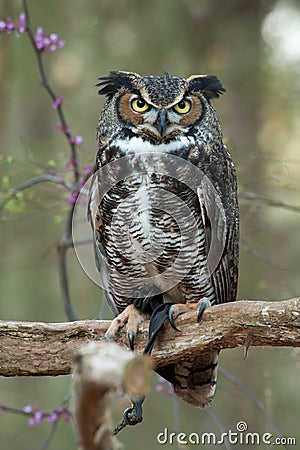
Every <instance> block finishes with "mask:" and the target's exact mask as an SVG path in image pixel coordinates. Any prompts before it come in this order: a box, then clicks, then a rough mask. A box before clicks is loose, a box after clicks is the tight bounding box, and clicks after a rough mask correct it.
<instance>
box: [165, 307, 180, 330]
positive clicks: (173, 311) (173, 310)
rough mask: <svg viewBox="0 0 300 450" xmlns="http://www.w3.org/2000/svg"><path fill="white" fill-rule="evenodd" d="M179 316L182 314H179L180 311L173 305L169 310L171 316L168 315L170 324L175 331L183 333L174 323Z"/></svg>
mask: <svg viewBox="0 0 300 450" xmlns="http://www.w3.org/2000/svg"><path fill="white" fill-rule="evenodd" d="M179 315H180V313H179V314H178V311H177V310H176V306H175V305H172V306H171V307H170V309H169V314H168V319H169V323H170V325H171V327H172V328H173V329H174V330H176V331H179V333H181V330H179V328H177V327H176V325H175V322H174V319H177V317H178V316H179Z"/></svg>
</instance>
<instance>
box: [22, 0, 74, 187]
mask: <svg viewBox="0 0 300 450" xmlns="http://www.w3.org/2000/svg"><path fill="white" fill-rule="evenodd" d="M23 8H24V12H25V16H26V31H27V33H28V36H29V39H30V42H31V45H32V47H33V49H34V53H35V56H36V60H37V64H38V69H39V73H40V77H41V83H42V85H43V86H44V88H45V89H46V91H47V92H48V94H49V95H50V97H51V99H52V101H53V102H54V101H55V100H56V99H57V95H56V94H55V92H54V90H53V88H52V87H51V85H50V83H49V81H48V76H47V73H46V70H45V67H44V63H43V59H42V52H41V51H40V50H39V49H38V48H37V46H36V43H35V39H34V34H33V31H32V28H31V18H30V12H29V7H28V2H27V0H23ZM56 111H57V114H58V117H59V121H60V124H61V127H62V131H63V133H64V135H65V136H66V138H67V141H68V144H69V145H70V149H71V157H72V166H73V173H74V181H75V184H76V185H77V189H78V188H79V179H80V172H79V164H78V155H77V149H76V144H75V142H74V139H73V136H72V134H71V132H70V131H69V128H68V123H67V121H66V118H65V114H64V111H63V106H62V104H59V105H58V106H57V108H56Z"/></svg>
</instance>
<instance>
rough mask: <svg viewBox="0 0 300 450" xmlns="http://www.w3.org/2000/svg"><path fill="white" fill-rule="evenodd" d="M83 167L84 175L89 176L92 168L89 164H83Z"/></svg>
mask: <svg viewBox="0 0 300 450" xmlns="http://www.w3.org/2000/svg"><path fill="white" fill-rule="evenodd" d="M84 167H85V170H86V172H85V173H86V175H91V174H92V173H93V171H94V170H93V168H92V166H90V165H89V164H85V165H84Z"/></svg>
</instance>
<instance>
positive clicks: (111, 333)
mask: <svg viewBox="0 0 300 450" xmlns="http://www.w3.org/2000/svg"><path fill="white" fill-rule="evenodd" d="M148 318H149V315H148V314H145V313H143V312H142V311H140V310H138V309H137V308H136V307H135V306H134V305H128V306H127V307H126V308H125V309H124V311H123V312H121V314H119V315H118V316H117V317H115V318H114V319H113V321H112V322H111V324H110V326H109V328H108V330H107V332H106V333H105V339H106V340H108V341H110V340H113V339H115V337H116V336H117V334H118V332H119V330H120V329H121V328H122V327H124V326H125V325H127V326H126V330H127V336H128V341H129V346H130V349H131V350H132V351H133V350H134V338H135V336H136V335H137V332H138V328H139V325H140V324H141V323H142V322H144V321H145V320H147V319H148Z"/></svg>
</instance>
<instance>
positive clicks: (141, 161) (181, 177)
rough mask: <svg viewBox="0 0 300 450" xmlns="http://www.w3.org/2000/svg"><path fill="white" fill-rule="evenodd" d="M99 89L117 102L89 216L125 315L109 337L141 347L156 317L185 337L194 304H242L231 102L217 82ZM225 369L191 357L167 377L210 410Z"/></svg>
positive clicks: (132, 82) (201, 79)
mask: <svg viewBox="0 0 300 450" xmlns="http://www.w3.org/2000/svg"><path fill="white" fill-rule="evenodd" d="M98 86H99V87H100V90H99V94H104V95H106V96H107V97H108V99H107V101H106V103H105V105H104V107H103V110H102V112H101V116H100V120H99V123H98V128H97V139H98V153H97V158H96V171H95V174H94V178H93V181H92V185H91V190H90V201H89V217H90V221H91V224H92V228H93V232H94V248H95V256H96V264H97V267H98V270H99V271H100V273H101V277H102V283H103V287H104V289H105V291H106V297H107V300H108V303H109V306H110V307H111V309H112V312H113V313H114V314H115V316H117V317H116V318H115V319H114V320H113V322H112V324H111V326H110V328H109V330H108V334H109V336H112V337H113V336H114V335H115V334H116V333H117V331H118V329H119V328H120V327H122V326H124V325H126V326H127V332H128V336H129V338H130V342H131V344H132V343H133V337H134V335H135V333H136V332H137V329H138V325H139V323H140V321H141V320H143V319H144V318H145V317H147V318H149V317H150V316H151V315H152V316H151V319H152V322H153V323H154V328H155V320H154V319H155V318H156V316H159V312H161V311H166V310H168V314H169V320H170V323H171V324H172V325H173V326H175V325H174V319H175V318H176V316H177V315H178V314H180V313H181V312H182V311H184V304H186V303H189V302H199V301H201V299H203V298H205V300H207V301H209V302H210V303H211V304H216V303H221V302H231V301H234V300H235V299H236V292H237V278H238V248H239V243H238V241H239V215H238V201H237V182H236V172H235V168H234V165H233V162H232V160H231V157H230V155H229V153H228V151H227V149H226V147H225V145H224V144H223V141H222V131H221V127H220V124H219V121H218V118H217V115H216V112H215V110H214V108H213V107H212V105H211V103H210V101H211V99H213V98H217V97H219V95H220V94H221V93H223V92H224V91H225V89H224V88H223V86H222V84H221V83H220V81H219V80H218V78H217V77H216V76H210V75H193V76H191V77H189V78H187V79H183V78H178V77H174V76H170V75H169V74H165V76H161V77H159V76H144V77H142V76H140V75H139V74H136V73H132V72H119V71H114V72H110V74H109V76H107V77H103V78H100V82H99V84H98ZM153 317H154V318H153ZM165 317H166V316H164V318H165ZM151 319H150V327H151ZM152 328H153V327H152ZM152 331H153V330H152ZM154 331H155V330H154ZM200 332H201V331H200ZM152 334H153V333H152ZM217 359H218V353H213V354H208V355H204V356H198V357H196V358H193V359H192V360H191V359H189V358H187V359H186V360H183V361H181V362H180V363H178V364H172V365H169V366H166V367H163V368H161V369H160V374H161V375H162V376H163V377H164V378H166V379H167V380H168V381H170V382H171V383H172V384H173V386H174V390H175V393H176V394H177V395H179V396H180V397H181V398H183V399H184V400H186V401H187V402H189V403H191V404H193V405H195V406H206V405H208V404H210V402H211V400H212V397H213V395H214V392H215V386H216V373H217Z"/></svg>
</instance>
